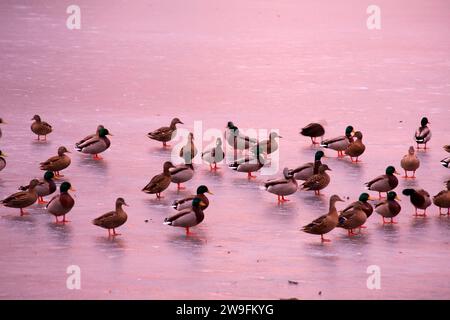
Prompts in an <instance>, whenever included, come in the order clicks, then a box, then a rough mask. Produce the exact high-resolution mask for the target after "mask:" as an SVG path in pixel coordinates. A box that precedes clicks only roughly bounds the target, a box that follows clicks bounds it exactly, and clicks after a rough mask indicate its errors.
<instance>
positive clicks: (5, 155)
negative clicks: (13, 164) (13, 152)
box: [0, 152, 8, 157]
mask: <svg viewBox="0 0 450 320" xmlns="http://www.w3.org/2000/svg"><path fill="white" fill-rule="evenodd" d="M0 156H2V157H7V156H8V155H7V154H6V153H4V152H2V153H1V154H0Z"/></svg>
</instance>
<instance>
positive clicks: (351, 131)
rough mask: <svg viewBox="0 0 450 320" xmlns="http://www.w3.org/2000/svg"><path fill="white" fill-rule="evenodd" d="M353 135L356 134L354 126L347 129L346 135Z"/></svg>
mask: <svg viewBox="0 0 450 320" xmlns="http://www.w3.org/2000/svg"><path fill="white" fill-rule="evenodd" d="M353 133H355V132H354V131H353V127H352V126H347V128H345V135H346V136H351V135H352V134H353Z"/></svg>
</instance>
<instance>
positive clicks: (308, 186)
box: [302, 164, 331, 195]
mask: <svg viewBox="0 0 450 320" xmlns="http://www.w3.org/2000/svg"><path fill="white" fill-rule="evenodd" d="M327 171H331V169H330V168H329V167H328V166H327V165H326V164H322V165H320V167H319V173H317V174H313V175H312V176H311V177H309V178H308V180H306V181H305V182H303V184H302V190H307V191H310V190H314V194H315V195H320V190H322V189H325V188H326V187H327V186H328V185H329V184H330V176H329V175H328V173H327Z"/></svg>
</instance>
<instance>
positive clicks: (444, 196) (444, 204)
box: [433, 180, 450, 216]
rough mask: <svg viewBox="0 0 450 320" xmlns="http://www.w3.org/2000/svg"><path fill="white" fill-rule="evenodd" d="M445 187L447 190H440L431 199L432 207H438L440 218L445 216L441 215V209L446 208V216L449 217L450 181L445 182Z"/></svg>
mask: <svg viewBox="0 0 450 320" xmlns="http://www.w3.org/2000/svg"><path fill="white" fill-rule="evenodd" d="M445 186H446V188H447V190H442V191H440V192H439V193H438V194H437V195H435V196H434V197H433V203H434V205H435V206H437V207H439V215H440V216H443V215H445V213H442V208H447V216H450V180H448V181H446V182H445Z"/></svg>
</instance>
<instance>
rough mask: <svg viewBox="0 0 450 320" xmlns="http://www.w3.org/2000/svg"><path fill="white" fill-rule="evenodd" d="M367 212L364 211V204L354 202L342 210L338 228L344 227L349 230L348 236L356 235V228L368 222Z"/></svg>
mask: <svg viewBox="0 0 450 320" xmlns="http://www.w3.org/2000/svg"><path fill="white" fill-rule="evenodd" d="M366 220H367V214H366V213H365V212H364V210H363V207H362V205H361V204H360V203H359V202H354V203H353V205H352V207H351V208H347V210H346V211H342V212H341V213H340V215H339V218H338V221H339V222H338V225H337V227H338V228H343V229H345V230H347V231H348V236H349V237H350V236H354V235H356V233H354V232H353V230H354V229H357V228H361V227H362V226H363V224H364V223H366Z"/></svg>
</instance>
